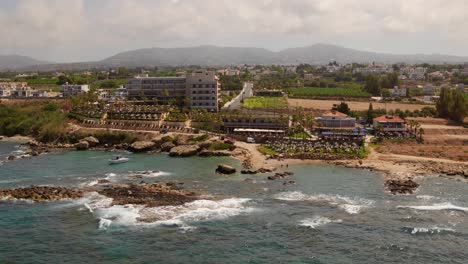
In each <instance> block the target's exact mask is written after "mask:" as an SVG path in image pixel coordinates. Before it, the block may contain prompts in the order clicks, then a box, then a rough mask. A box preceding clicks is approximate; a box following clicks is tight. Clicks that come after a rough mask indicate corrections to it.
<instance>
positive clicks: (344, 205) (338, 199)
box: [275, 191, 374, 214]
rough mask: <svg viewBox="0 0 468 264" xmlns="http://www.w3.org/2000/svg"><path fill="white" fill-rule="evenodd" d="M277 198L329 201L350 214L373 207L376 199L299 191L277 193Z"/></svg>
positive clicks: (284, 199)
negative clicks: (311, 193)
mask: <svg viewBox="0 0 468 264" xmlns="http://www.w3.org/2000/svg"><path fill="white" fill-rule="evenodd" d="M275 198H276V199H278V200H283V201H316V202H327V203H329V204H331V205H334V206H337V207H338V208H340V209H342V210H344V211H346V212H347V213H348V214H358V213H359V212H360V211H361V210H362V209H364V208H368V207H371V206H372V205H373V203H374V201H372V200H367V199H363V198H359V197H355V198H350V197H346V196H341V195H328V194H317V195H308V194H304V193H302V192H298V191H295V192H284V193H280V194H277V195H276V196H275Z"/></svg>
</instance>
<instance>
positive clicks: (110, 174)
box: [105, 173, 117, 180]
mask: <svg viewBox="0 0 468 264" xmlns="http://www.w3.org/2000/svg"><path fill="white" fill-rule="evenodd" d="M116 176H117V174H115V173H107V174H106V178H105V179H106V180H110V179H111V178H114V177H116Z"/></svg>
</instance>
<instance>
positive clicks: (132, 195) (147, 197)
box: [96, 183, 197, 207]
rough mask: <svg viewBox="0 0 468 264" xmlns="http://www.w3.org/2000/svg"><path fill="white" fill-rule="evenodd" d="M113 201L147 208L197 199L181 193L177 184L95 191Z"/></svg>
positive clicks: (118, 203) (189, 193)
mask: <svg viewBox="0 0 468 264" xmlns="http://www.w3.org/2000/svg"><path fill="white" fill-rule="evenodd" d="M96 191H97V192H98V193H99V194H101V195H104V196H106V197H109V198H112V199H113V202H112V203H113V205H126V204H136V205H145V206H148V207H157V206H169V205H182V204H185V203H187V202H192V201H194V200H196V199H197V196H196V195H195V194H194V193H191V192H186V191H182V190H181V189H180V187H178V186H177V184H172V183H169V184H165V185H164V184H160V183H154V184H147V183H142V184H121V185H110V186H105V187H104V188H99V189H97V190H96Z"/></svg>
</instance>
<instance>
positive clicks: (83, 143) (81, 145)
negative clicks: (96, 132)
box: [75, 140, 89, 150]
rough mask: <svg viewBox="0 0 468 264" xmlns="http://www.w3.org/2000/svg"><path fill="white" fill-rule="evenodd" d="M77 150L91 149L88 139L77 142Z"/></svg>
mask: <svg viewBox="0 0 468 264" xmlns="http://www.w3.org/2000/svg"><path fill="white" fill-rule="evenodd" d="M75 148H76V150H87V149H89V143H88V142H87V141H84V140H81V141H80V142H78V143H76V144H75Z"/></svg>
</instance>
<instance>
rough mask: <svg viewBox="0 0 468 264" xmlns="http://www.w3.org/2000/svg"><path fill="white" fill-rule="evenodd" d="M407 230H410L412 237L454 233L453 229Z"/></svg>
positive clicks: (420, 228)
mask: <svg viewBox="0 0 468 264" xmlns="http://www.w3.org/2000/svg"><path fill="white" fill-rule="evenodd" d="M409 230H411V234H412V235H416V234H440V233H446V232H450V233H454V232H455V229H453V228H446V227H437V226H434V227H413V228H409Z"/></svg>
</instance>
